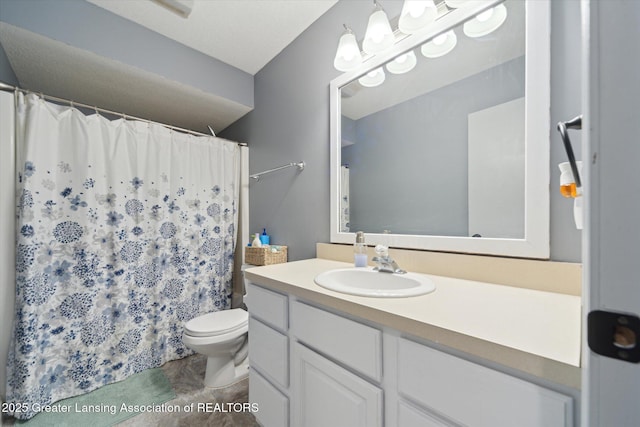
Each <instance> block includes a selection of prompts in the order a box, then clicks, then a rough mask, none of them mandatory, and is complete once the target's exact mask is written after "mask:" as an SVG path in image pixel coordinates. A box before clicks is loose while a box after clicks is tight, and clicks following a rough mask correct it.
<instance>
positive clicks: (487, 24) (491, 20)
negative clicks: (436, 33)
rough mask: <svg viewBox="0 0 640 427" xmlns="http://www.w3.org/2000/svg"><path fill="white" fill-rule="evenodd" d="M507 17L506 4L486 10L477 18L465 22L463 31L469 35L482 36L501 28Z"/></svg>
mask: <svg viewBox="0 0 640 427" xmlns="http://www.w3.org/2000/svg"><path fill="white" fill-rule="evenodd" d="M506 19H507V8H506V7H505V5H504V4H499V5H497V6H496V7H494V8H492V9H489V10H485V11H484V12H482V13H479V14H478V15H476V17H475V18H473V19H470V20H469V21H467V22H465V23H464V25H463V27H462V31H463V32H464V34H465V35H466V36H467V37H482V36H486V35H487V34H490V33H492V32H494V31H495V30H497V29H498V28H500V26H501V25H502V24H503V23H504V21H505V20H506Z"/></svg>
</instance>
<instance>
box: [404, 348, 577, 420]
mask: <svg viewBox="0 0 640 427" xmlns="http://www.w3.org/2000/svg"><path fill="white" fill-rule="evenodd" d="M398 345H399V348H398V390H399V392H400V393H401V394H402V395H403V396H404V397H405V398H407V399H409V400H413V401H415V402H417V403H419V404H421V405H424V406H425V407H426V408H429V409H431V410H433V411H435V412H436V413H439V414H442V415H444V416H445V417H447V418H448V419H451V420H453V421H455V422H456V423H460V424H463V425H473V426H478V427H483V426H486V427H489V426H491V427H493V426H509V425H514V426H515V425H517V426H519V427H555V426H557V427H565V426H571V425H573V401H572V399H571V397H569V396H565V395H563V394H560V393H557V392H555V391H552V390H548V389H546V388H543V387H540V386H538V385H535V384H532V383H529V382H527V381H524V380H520V379H518V378H515V377H512V376H510V375H507V374H504V373H501V372H498V371H495V370H493V369H489V368H486V367H484V366H480V365H477V364H475V363H471V362H468V361H466V360H462V359H460V358H457V357H454V356H451V355H448V354H446V353H443V352H440V351H437V350H434V349H432V348H429V347H427V346H424V345H421V344H418V343H415V342H413V341H409V340H406V339H400V341H399V344H398Z"/></svg>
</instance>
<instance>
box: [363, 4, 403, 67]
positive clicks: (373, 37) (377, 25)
mask: <svg viewBox="0 0 640 427" xmlns="http://www.w3.org/2000/svg"><path fill="white" fill-rule="evenodd" d="M373 4H374V8H373V12H371V15H370V16H369V23H368V24H367V31H366V32H365V35H364V41H363V42H362V49H363V50H364V51H365V52H366V53H368V54H370V55H374V54H376V53H379V52H382V51H383V50H386V49H388V48H390V47H391V46H393V44H394V43H395V41H396V39H395V36H394V35H393V30H392V29H391V25H390V24H389V18H388V17H387V13H386V12H385V11H384V9H383V8H382V6H380V3H378V2H377V1H376V0H373Z"/></svg>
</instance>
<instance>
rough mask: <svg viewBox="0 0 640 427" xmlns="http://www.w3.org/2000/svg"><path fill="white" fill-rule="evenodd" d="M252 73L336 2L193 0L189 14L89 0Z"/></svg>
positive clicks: (147, 0)
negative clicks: (187, 15)
mask: <svg viewBox="0 0 640 427" xmlns="http://www.w3.org/2000/svg"><path fill="white" fill-rule="evenodd" d="M87 1H88V2H90V3H93V4H95V5H97V6H99V7H102V8H104V9H106V10H108V11H110V12H113V13H115V14H117V15H120V16H121V17H123V18H126V19H128V20H130V21H133V22H135V23H137V24H139V25H142V26H144V27H146V28H149V29H150V30H153V31H155V32H157V33H160V34H162V35H164V36H166V37H168V38H170V39H172V40H175V41H177V42H180V43H182V44H184V45H186V46H189V47H190V48H193V49H195V50H198V51H200V52H202V53H204V54H206V55H208V56H211V57H213V58H216V59H219V60H220V61H222V62H225V63H227V64H229V65H232V66H234V67H236V68H239V69H241V70H243V71H245V72H247V73H249V74H251V75H254V74H256V73H257V72H258V71H260V69H261V68H262V67H264V66H265V65H266V64H267V63H268V62H269V61H270V60H271V59H273V58H274V57H275V56H276V55H277V54H278V53H280V52H281V51H282V50H283V49H284V48H285V47H286V46H287V45H288V44H289V43H291V42H292V41H293V40H294V39H295V38H296V37H298V36H299V35H300V34H301V33H302V32H303V31H304V30H305V29H306V28H307V27H309V25H311V24H312V23H313V22H314V21H315V20H316V19H318V18H319V17H320V16H321V15H322V14H323V13H325V12H326V11H327V10H328V9H329V8H331V6H333V5H334V4H335V3H337V1H338V0H195V1H194V4H193V9H192V11H191V14H190V15H189V17H188V18H186V19H185V18H182V17H181V16H179V15H177V14H175V13H173V12H171V11H169V10H168V9H167V8H165V7H163V6H161V5H159V4H158V3H156V2H154V1H151V0H126V1H124V0H120V1H114V0H87Z"/></svg>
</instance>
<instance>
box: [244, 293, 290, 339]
mask: <svg viewBox="0 0 640 427" xmlns="http://www.w3.org/2000/svg"><path fill="white" fill-rule="evenodd" d="M246 299H247V303H246V304H247V307H248V309H249V313H251V315H252V316H255V317H257V318H258V319H260V320H262V321H263V322H265V323H268V324H269V325H271V326H273V327H275V328H277V329H280V330H281V331H283V332H285V331H286V330H287V329H288V328H289V316H288V309H289V308H288V304H289V298H288V297H287V296H286V295H282V294H279V293H277V292H273V291H270V290H267V289H265V288H262V287H260V286H256V285H254V284H253V283H248V284H247V297H246Z"/></svg>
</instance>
